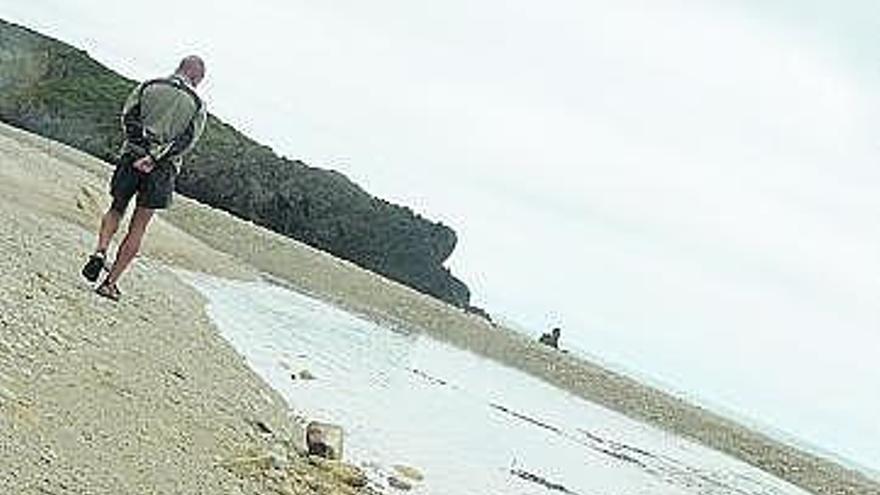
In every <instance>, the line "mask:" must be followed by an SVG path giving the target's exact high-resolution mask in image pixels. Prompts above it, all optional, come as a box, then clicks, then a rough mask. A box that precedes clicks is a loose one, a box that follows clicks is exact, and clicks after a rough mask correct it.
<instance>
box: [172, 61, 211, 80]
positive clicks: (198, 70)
mask: <svg viewBox="0 0 880 495" xmlns="http://www.w3.org/2000/svg"><path fill="white" fill-rule="evenodd" d="M174 73H175V74H177V75H180V76H183V77H185V78H186V79H187V80H188V81H189V82H190V84H192V85H193V87H195V86H198V85H199V83H200V82H202V79H203V78H204V77H205V61H204V60H202V58H201V57H199V56H198V55H190V56H188V57H185V58H184V59H183V60H181V61H180V65H178V66H177V70H176V71H174Z"/></svg>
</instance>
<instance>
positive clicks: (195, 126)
mask: <svg viewBox="0 0 880 495" xmlns="http://www.w3.org/2000/svg"><path fill="white" fill-rule="evenodd" d="M207 119H208V115H207V111H206V110H205V105H204V104H202V105H200V107H199V111H198V112H197V113H196V115H195V116H193V119H192V121H191V122H190V125H189V126H187V128H186V130H185V131H184V133H183V134H182V135H181V136H180V137H179V138H178V139H176V140H175V141H174V143H173V144H172V146H171V148H169V149H168V151H167V152H166V153H165V154H164V155H163V156H162V158H164V159H168V160H170V161H178V160H180V159H181V158H182V157H183V156H184V155H186V154H187V153H189V152H190V151H192V149H193V148H195V146H196V143H197V142H198V141H199V138H201V137H202V133H203V132H204V131H205V123H206V121H207Z"/></svg>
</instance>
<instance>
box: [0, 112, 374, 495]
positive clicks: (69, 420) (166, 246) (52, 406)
mask: <svg viewBox="0 0 880 495" xmlns="http://www.w3.org/2000/svg"><path fill="white" fill-rule="evenodd" d="M47 146H48V143H47V142H46V141H45V140H43V139H41V138H36V137H33V136H29V135H26V134H24V133H21V132H19V131H15V130H12V129H10V128H7V127H2V128H0V438H2V442H0V493H2V494H38V493H39V494H80V493H81V494H114V495H115V494H172V493H175V494H176V493H186V494H219V493H223V494H268V493H303V494H306V493H364V492H366V490H357V489H355V488H353V487H352V486H351V485H352V484H357V483H358V482H359V480H362V477H361V476H360V475H359V474H358V473H357V472H355V471H353V470H352V469H350V468H347V467H345V466H341V465H335V464H332V463H321V462H319V461H309V460H307V459H305V458H303V457H301V456H300V455H298V454H297V452H296V448H295V442H296V440H298V439H299V435H300V434H301V431H300V430H299V429H298V428H297V427H296V425H297V423H296V422H295V421H292V420H291V419H290V418H288V410H287V406H286V404H285V403H284V401H283V399H281V398H280V397H279V396H278V395H277V394H275V392H274V391H272V390H271V389H270V388H269V387H268V386H267V385H266V384H265V383H264V382H262V381H261V380H260V378H259V377H257V376H256V375H255V374H254V372H253V371H252V370H251V369H250V368H249V367H248V366H247V364H246V363H245V362H244V361H243V359H242V358H241V357H240V356H239V355H238V354H237V353H236V352H235V351H234V350H233V349H232V348H231V347H230V346H229V344H227V343H226V341H224V340H223V339H222V338H221V337H220V336H219V333H218V332H217V331H216V329H215V328H214V327H213V326H212V324H211V322H210V321H209V320H208V318H207V316H206V314H205V312H204V301H203V300H202V299H201V297H200V296H199V295H198V294H197V293H195V292H194V291H193V290H192V289H190V288H189V287H188V286H186V285H185V284H184V283H182V282H181V281H180V280H178V278H177V277H176V276H175V275H174V274H173V273H172V272H171V271H170V270H169V269H168V263H174V264H176V265H177V266H182V267H186V268H188V269H191V270H202V271H206V272H208V273H213V274H215V275H221V276H226V277H236V278H254V277H256V276H257V273H256V271H255V270H253V269H252V268H249V267H248V266H246V265H245V264H243V263H240V262H238V261H236V260H234V259H233V258H232V257H231V256H228V255H224V254H222V253H219V252H216V251H215V250H213V249H211V248H209V247H207V246H205V245H204V244H203V243H201V242H199V241H198V240H196V239H193V238H191V237H190V236H188V235H187V234H185V233H184V232H181V231H180V230H179V229H177V228H175V227H173V226H171V225H169V224H167V223H165V222H162V221H161V220H160V221H159V222H157V223H156V224H155V225H153V229H152V232H151V234H152V236H151V238H150V242H149V246H148V247H147V255H146V256H144V257H141V258H140V259H139V260H138V261H137V262H136V263H135V265H134V268H133V270H132V271H131V272H130V273H129V274H127V277H126V279H125V280H124V282H123V284H122V285H123V287H124V290H125V292H126V293H125V298H124V300H123V301H122V302H121V303H119V304H114V303H112V302H110V301H107V300H104V299H101V298H99V297H97V296H96V295H95V294H94V293H92V292H91V286H90V285H89V284H88V283H86V282H85V281H84V280H83V279H82V278H81V277H80V275H79V269H80V268H81V266H82V263H83V262H84V260H85V257H86V255H87V253H88V252H89V251H90V250H91V249H92V248H93V243H94V234H93V232H92V231H93V229H94V228H95V226H96V222H97V218H98V215H99V212H100V211H101V210H102V209H103V208H104V206H105V201H106V200H105V199H104V197H105V196H106V195H105V194H103V190H104V188H105V182H104V180H102V179H101V178H99V177H96V175H95V174H94V171H96V170H97V171H101V172H105V171H104V169H105V168H106V166H105V165H102V164H100V163H99V162H97V161H96V160H92V159H90V158H88V157H85V156H83V155H81V154H78V153H76V152H74V151H72V150H69V149H66V148H64V147H61V146H58V145H52V146H51V149H50V148H47ZM47 151H49V153H48V154H47ZM74 164H76V165H74ZM99 175H100V174H99Z"/></svg>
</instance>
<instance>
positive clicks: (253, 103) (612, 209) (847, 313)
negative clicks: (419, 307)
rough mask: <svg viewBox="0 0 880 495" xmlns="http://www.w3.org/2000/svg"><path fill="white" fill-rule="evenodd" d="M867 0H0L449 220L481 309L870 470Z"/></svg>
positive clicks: (6, 10) (874, 45)
mask: <svg viewBox="0 0 880 495" xmlns="http://www.w3.org/2000/svg"><path fill="white" fill-rule="evenodd" d="M878 5H880V2H871V1H863V2H862V1H842V2H823V1H813V2H809V1H803V0H801V1H795V0H791V1H785V0H775V1H773V0H768V1H758V0H754V1H740V2H737V1H727V2H711V1H704V2H692V1H673V0H654V1H631V0H615V1H611V0H603V1H566V0H548V1H542V2H538V1H536V0H529V1H524V0H485V1H482V2H473V1H462V0H447V1H444V2H426V1H413V0H374V1H372V2H362V1H354V0H341V1H335V2H303V1H296V0H293V1H291V0H263V1H260V0H253V1H250V2H231V1H220V0H215V1H212V2H200V1H189V2H181V1H171V0H152V1H150V2H133V3H132V2H118V1H113V0H0V6H2V9H0V15H4V16H6V17H7V19H9V20H13V21H18V22H21V23H24V24H26V25H28V26H30V27H33V28H35V29H38V30H41V31H43V32H46V33H48V34H51V35H54V36H57V37H60V38H62V39H64V40H66V41H68V42H71V43H73V44H76V45H78V46H80V47H82V48H85V49H87V50H88V51H89V52H90V53H91V54H92V55H93V56H95V57H96V58H98V59H99V60H101V61H102V62H104V63H106V64H108V65H109V66H111V67H112V68H114V69H116V70H118V71H120V72H122V73H124V74H125V75H128V76H130V77H133V78H137V79H143V78H147V77H153V76H155V75H157V74H163V73H167V72H169V71H170V70H171V69H172V68H173V67H174V65H175V63H176V61H177V59H179V58H180V57H181V56H182V55H186V54H188V53H190V52H196V53H200V54H202V55H203V56H204V57H205V58H206V60H207V63H208V77H207V80H206V84H205V85H204V92H205V95H206V98H207V101H208V104H209V107H210V108H211V110H212V111H213V112H214V113H215V114H217V115H218V116H220V117H221V118H223V119H224V120H226V121H228V122H230V123H232V124H234V125H235V126H236V127H238V128H239V129H241V130H243V131H245V132H246V133H248V134H250V135H251V136H253V137H255V138H257V139H258V140H260V141H263V142H266V143H267V144H270V145H272V146H273V147H274V148H275V150H276V151H277V152H278V153H280V154H283V155H286V156H289V157H291V158H299V159H302V160H304V161H306V162H308V163H310V164H312V165H316V166H322V167H331V168H335V169H338V170H340V171H342V172H344V173H346V174H347V175H348V176H349V177H351V178H352V179H353V180H355V181H356V182H358V183H359V184H361V185H363V186H364V187H365V188H366V189H367V190H368V191H370V192H372V193H374V194H376V195H379V196H382V197H385V198H387V199H390V200H393V201H396V202H399V203H403V204H407V205H411V206H413V207H414V208H415V209H416V210H418V211H420V212H422V213H424V214H426V215H427V216H429V217H430V218H433V219H437V220H441V221H443V222H444V223H447V224H449V225H451V226H452V227H453V228H454V229H455V230H456V231H457V232H458V234H459V241H460V242H459V246H458V248H457V250H456V252H455V254H454V255H453V257H452V259H451V260H450V266H451V267H452V269H453V271H454V272H455V273H456V274H457V275H458V276H460V277H461V278H462V279H463V280H464V281H465V282H466V283H467V284H468V285H469V286H470V287H471V289H472V291H473V293H474V302H475V303H476V304H478V305H481V306H485V307H486V308H487V309H488V310H489V311H490V312H493V313H501V314H504V315H507V316H508V317H511V318H513V319H515V320H517V321H519V322H521V323H523V324H524V325H526V326H527V327H528V328H530V329H531V330H533V331H539V330H543V329H546V328H547V327H549V326H551V325H556V324H559V325H561V326H562V327H563V344H568V345H570V346H576V347H579V348H581V349H585V350H587V351H588V352H590V353H592V354H594V355H596V356H598V357H600V358H601V359H603V360H605V361H608V362H611V363H615V364H617V365H620V366H623V367H625V368H627V369H630V370H634V371H637V372H640V373H644V374H646V375H648V376H651V377H652V378H653V379H655V380H658V381H661V382H664V383H666V384H669V385H671V386H673V387H675V388H677V389H680V390H683V391H686V392H688V393H690V394H693V395H695V396H697V397H699V398H701V399H702V400H706V401H709V402H711V403H713V404H718V405H720V406H724V407H726V408H728V409H730V410H733V411H736V412H738V413H741V414H744V415H746V416H749V417H751V418H754V419H756V420H758V421H760V422H762V423H764V424H767V425H772V426H774V427H777V428H780V429H783V430H785V431H788V432H790V433H792V434H794V435H796V436H797V437H799V438H801V439H804V440H806V441H809V442H812V443H815V444H818V445H821V446H822V447H824V448H826V449H829V450H833V451H834V452H836V453H838V454H841V455H844V456H847V457H849V458H851V459H854V460H857V461H859V462H861V463H863V464H864V465H868V466H872V467H874V468H875V469H880V442H877V439H878V438H880V422H878V421H877V418H878V417H880V393H878V390H880V371H878V367H877V366H875V365H873V364H870V363H873V362H874V360H875V359H876V354H877V352H878V350H880V337H878V330H880V309H878V308H880V304H878V303H880V256H878V253H880V221H878V220H880V218H878V216H880V194H878V193H880V167H878V158H880V150H878V144H877V143H878V136H880V134H878V130H880V129H878V125H877V123H878V116H880V112H878V109H880V107H878V103H880V92H878V87H880V86H878V82H880V77H878V74H880V72H878V68H880V56H878V55H880V54H878V47H880V29H878V27H880V26H878V24H880V7H878Z"/></svg>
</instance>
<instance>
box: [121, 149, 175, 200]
mask: <svg viewBox="0 0 880 495" xmlns="http://www.w3.org/2000/svg"><path fill="white" fill-rule="evenodd" d="M137 159H138V156H137V155H135V154H132V153H126V154H124V155H122V157H120V158H119V161H118V162H117V163H116V171H114V172H113V178H112V179H111V180H110V195H111V196H113V205H112V206H111V208H112V209H114V210H116V211H117V212H119V213H125V210H126V208H127V207H128V203H129V202H130V201H131V198H132V197H134V196H135V195H137V205H138V206H140V207H142V208H150V209H154V210H162V209H165V208H168V207H169V206H171V198H172V196H173V195H174V179H175V177H176V176H177V169H176V168H175V167H174V165H172V164H170V163H160V164H158V165H156V168H154V169H153V170H152V172H150V173H148V174H145V173H143V172H141V171H140V170H137V169H135V168H134V167H133V166H132V164H133V163H134V162H135V161H136V160H137Z"/></svg>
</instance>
